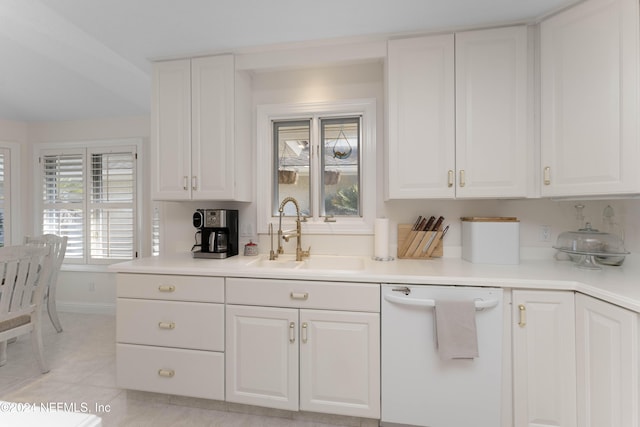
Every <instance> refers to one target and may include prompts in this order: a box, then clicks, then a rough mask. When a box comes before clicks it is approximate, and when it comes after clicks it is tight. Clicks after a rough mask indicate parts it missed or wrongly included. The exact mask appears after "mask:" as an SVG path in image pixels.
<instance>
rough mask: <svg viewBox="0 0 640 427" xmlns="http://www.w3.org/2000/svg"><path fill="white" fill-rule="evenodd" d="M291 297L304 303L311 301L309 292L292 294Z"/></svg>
mask: <svg viewBox="0 0 640 427" xmlns="http://www.w3.org/2000/svg"><path fill="white" fill-rule="evenodd" d="M289 296H290V297H291V299H300V300H303V301H306V300H308V299H309V293H308V292H291V293H290V294H289Z"/></svg>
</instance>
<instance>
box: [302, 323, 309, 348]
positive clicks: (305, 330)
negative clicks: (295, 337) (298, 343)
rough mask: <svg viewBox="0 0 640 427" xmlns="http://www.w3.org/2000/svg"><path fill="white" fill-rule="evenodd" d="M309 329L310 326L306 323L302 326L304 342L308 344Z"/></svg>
mask: <svg viewBox="0 0 640 427" xmlns="http://www.w3.org/2000/svg"><path fill="white" fill-rule="evenodd" d="M308 328H309V325H308V324H307V322H304V323H303V324H302V342H303V343H306V342H307V339H308V337H307V329H308Z"/></svg>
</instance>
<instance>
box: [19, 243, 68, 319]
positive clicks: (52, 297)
mask: <svg viewBox="0 0 640 427" xmlns="http://www.w3.org/2000/svg"><path fill="white" fill-rule="evenodd" d="M24 243H25V245H46V246H51V247H52V250H53V269H52V271H51V276H50V277H49V283H48V284H47V291H46V292H45V296H44V297H45V299H46V300H47V313H49V319H51V323H53V327H54V328H56V331H58V332H62V324H61V323H60V319H59V318H58V308H57V307H56V288H57V285H58V272H59V271H60V267H61V266H62V261H64V254H65V253H66V252H67V236H57V235H55V234H43V235H42V236H33V237H30V236H26V237H25V238H24Z"/></svg>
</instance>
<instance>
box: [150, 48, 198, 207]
mask: <svg viewBox="0 0 640 427" xmlns="http://www.w3.org/2000/svg"><path fill="white" fill-rule="evenodd" d="M151 166H152V167H151V171H152V180H151V183H152V198H153V199H168V200H171V199H174V200H184V199H189V198H190V197H191V192H190V188H191V183H190V182H189V180H190V178H191V61H190V60H188V59H185V60H181V61H169V62H159V63H156V64H154V67H153V90H152V93H151Z"/></svg>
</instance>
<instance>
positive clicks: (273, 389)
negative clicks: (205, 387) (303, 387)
mask: <svg viewBox="0 0 640 427" xmlns="http://www.w3.org/2000/svg"><path fill="white" fill-rule="evenodd" d="M225 349H226V354H225V356H226V363H225V365H226V399H227V400H228V401H229V402H237V403H245V404H249V405H257V406H267V407H271V408H278V409H287V410H290V411H297V410H298V310H296V309H288V308H271V307H249V306H240V305H227V313H226V346H225Z"/></svg>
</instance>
